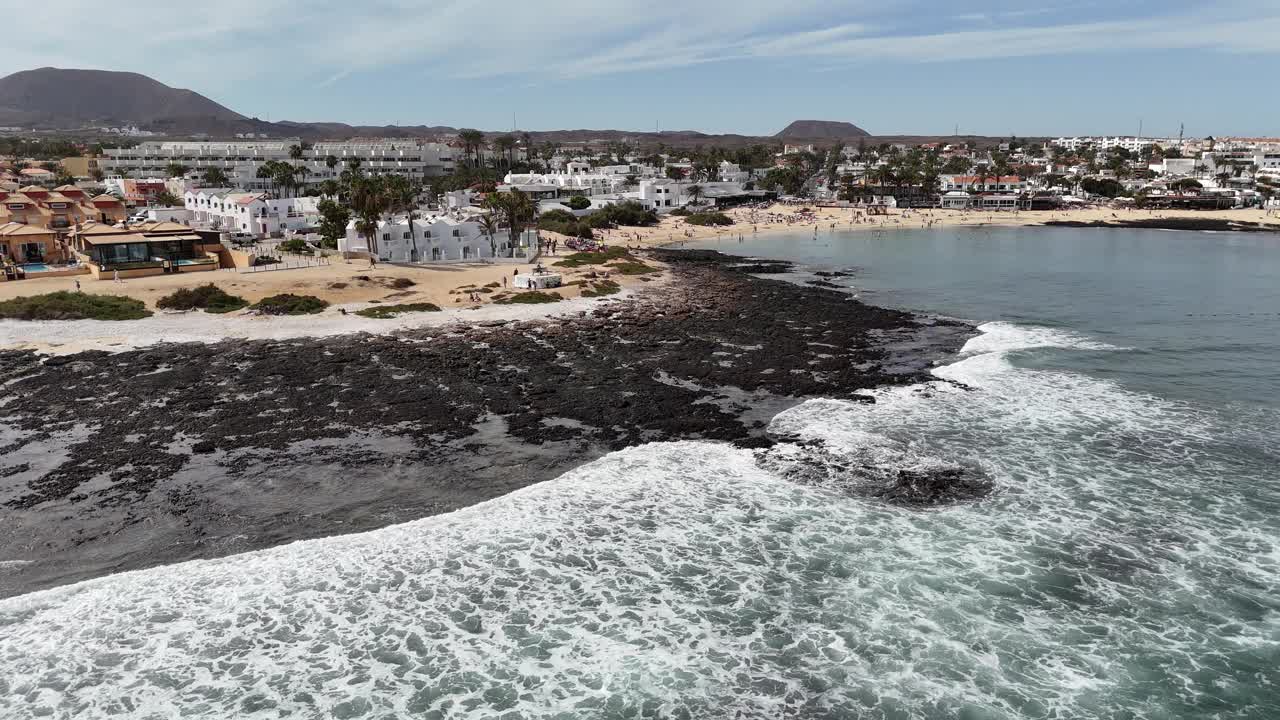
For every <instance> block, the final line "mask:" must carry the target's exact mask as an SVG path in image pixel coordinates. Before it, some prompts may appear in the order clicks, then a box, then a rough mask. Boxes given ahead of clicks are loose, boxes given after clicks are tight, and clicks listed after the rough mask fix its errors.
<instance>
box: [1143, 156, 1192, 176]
mask: <svg viewBox="0 0 1280 720" xmlns="http://www.w3.org/2000/svg"><path fill="white" fill-rule="evenodd" d="M1147 167H1148V169H1149V170H1151V171H1152V172H1156V173H1159V174H1161V175H1194V174H1195V172H1196V160H1195V158H1165V159H1164V160H1162V161H1160V162H1158V163H1151V164H1149V165H1148V166H1147Z"/></svg>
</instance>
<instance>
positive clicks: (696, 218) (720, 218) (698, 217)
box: [684, 212, 733, 225]
mask: <svg viewBox="0 0 1280 720" xmlns="http://www.w3.org/2000/svg"><path fill="white" fill-rule="evenodd" d="M684 221H685V222H687V223H689V224H690V225H732V224H733V218H731V217H729V216H728V215H725V214H724V213H722V212H706V213H694V214H692V215H689V216H688V217H686V218H685V219H684Z"/></svg>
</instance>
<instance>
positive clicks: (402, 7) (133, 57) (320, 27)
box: [0, 0, 1280, 93]
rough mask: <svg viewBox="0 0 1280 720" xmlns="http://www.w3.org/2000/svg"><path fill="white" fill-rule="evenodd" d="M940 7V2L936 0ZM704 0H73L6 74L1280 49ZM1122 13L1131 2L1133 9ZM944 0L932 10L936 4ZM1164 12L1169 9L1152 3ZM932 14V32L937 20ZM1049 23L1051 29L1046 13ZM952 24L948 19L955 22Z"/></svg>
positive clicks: (548, 71)
mask: <svg viewBox="0 0 1280 720" xmlns="http://www.w3.org/2000/svg"><path fill="white" fill-rule="evenodd" d="M931 4H932V5H933V7H932V8H930V5H931ZM895 6H896V7H893V8H885V7H884V5H883V4H880V3H870V2H869V1H866V0H855V1H854V2H850V1H849V0H844V1H836V0H791V1H790V2H788V3H782V4H780V3H777V2H776V0H704V1H703V2H699V3H682V4H676V3H663V4H661V5H658V6H653V7H652V8H650V7H647V6H644V5H637V4H635V3H629V2H620V1H613V2H611V1H609V0H557V2H555V3H530V2H525V1H523V0H521V1H517V0H490V2H488V3H485V4H483V5H476V4H475V3H474V2H469V1H467V0H362V1H361V2H358V3H352V2H349V0H347V1H343V2H339V1H338V0H295V1H293V2H283V1H280V0H276V1H274V2H272V1H270V0H219V2H216V3H208V4H199V3H173V2H159V1H157V0H135V1H134V2H128V3H121V4H118V5H115V6H113V7H114V8H115V10H114V11H113V12H104V7H105V6H103V5H102V4H101V3H100V2H89V1H88V0H61V1H60V2H58V3H43V4H40V3H37V4H27V5H24V6H23V11H22V12H17V13H7V14H6V20H7V21H8V23H9V27H8V28H7V31H6V37H9V38H21V39H22V52H21V53H6V54H4V56H3V57H0V73H5V72H12V71H16V70H21V69H25V68H29V67H34V66H39V65H57V66H60V67H97V68H109V69H124V70H133V71H136V72H142V73H145V74H148V75H151V76H153V77H156V78H157V79H160V80H162V81H164V82H167V83H169V84H172V85H177V86H182V87H192V88H196V89H207V90H210V91H212V92H215V93H216V92H217V91H218V90H219V89H229V88H232V87H235V86H236V85H237V84H240V83H244V82H258V83H270V82H279V81H280V79H281V76H282V74H283V75H284V76H285V77H287V81H288V82H289V83H292V84H296V85H298V86H305V87H317V86H319V87H326V86H331V85H334V84H338V83H342V82H344V81H347V82H354V81H355V78H358V77H359V75H360V73H362V72H369V71H376V70H382V69H387V68H394V69H395V71H396V72H409V73H411V75H412V74H415V73H416V76H418V77H426V78H435V77H444V78H477V77H480V78H493V77H504V76H510V77H513V78H519V79H521V81H527V80H529V79H531V78H533V79H536V78H551V79H556V78H571V77H581V76H588V75H605V74H615V73H626V72H637V71H655V70H672V69H676V68H681V67H691V66H696V65H701V64H705V63H711V62H724V61H731V60H744V59H761V58H767V59H771V60H783V61H785V60H786V59H788V58H820V59H822V60H824V61H825V63H824V64H828V65H829V64H831V63H841V62H874V61H878V60H893V61H899V62H902V61H906V62H935V61H958V60H975V59H990V58H1004V57H1009V58H1014V57H1025V56H1032V55H1046V54H1078V53H1096V52H1109V51H1123V50H1152V49H1171V48H1172V49H1210V50H1218V51H1230V52H1263V53H1274V52H1280V5H1278V4H1277V3H1275V2H1274V0H1225V1H1223V2H1218V3H1215V4H1213V6H1212V7H1204V6H1200V7H1201V8H1202V9H1191V10H1179V9H1177V8H1176V7H1175V8H1174V9H1173V10H1161V9H1160V8H1162V7H1164V5H1163V4H1159V5H1157V4H1150V5H1147V6H1146V7H1147V8H1148V11H1147V12H1146V16H1145V17H1137V18H1134V17H1130V18H1123V17H1121V18H1117V17H1115V16H1116V13H1117V12H1119V10H1116V9H1114V8H1113V9H1111V11H1110V19H1101V20H1098V21H1094V22H1082V21H1080V20H1079V19H1077V20H1074V21H1072V22H1061V21H1059V22H1057V23H1054V22H1052V18H1057V17H1061V16H1062V15H1063V14H1064V13H1066V12H1068V11H1070V12H1071V13H1072V16H1073V17H1076V18H1080V17H1086V16H1087V17H1100V18H1107V17H1108V16H1107V15H1104V14H1102V13H1103V12H1104V10H1103V9H1100V8H1098V7H1097V6H1095V7H1093V8H1091V9H1089V10H1088V11H1087V14H1086V12H1084V11H1081V10H1079V7H1078V6H1077V7H1076V8H1064V7H1061V6H1059V8H1058V9H1057V10H1055V12H1054V13H1048V12H1047V11H1044V10H1035V11H1027V10H1025V9H1023V10H1019V9H1018V7H1017V6H1015V5H1013V4H1010V5H1008V6H1001V4H1000V2H999V0H996V1H995V2H994V4H992V5H989V6H987V7H984V9H983V13H982V17H981V18H978V17H976V16H975V17H971V18H970V19H971V20H974V21H979V23H980V28H976V29H975V28H973V27H972V26H970V29H968V30H952V29H949V28H947V29H939V26H938V25H937V24H938V23H946V22H947V20H946V19H945V18H947V17H948V16H949V17H951V18H952V19H953V20H954V18H955V15H954V14H950V15H948V14H947V13H940V12H937V11H936V8H937V3H931V2H930V1H929V0H909V2H907V3H905V7H904V4H903V3H895ZM1122 9H1123V8H1122ZM931 10H932V12H931ZM1156 12H1160V13H1161V15H1160V16H1154V13H1156ZM930 23H932V24H933V26H932V27H933V30H932V31H930V30H929V28H930ZM1036 23H1039V24H1036ZM943 27H944V28H945V27H946V26H945V25H944V26H943Z"/></svg>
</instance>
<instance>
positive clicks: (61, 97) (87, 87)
mask: <svg viewBox="0 0 1280 720" xmlns="http://www.w3.org/2000/svg"><path fill="white" fill-rule="evenodd" d="M0 125H24V126H33V127H49V128H81V127H86V126H95V125H110V126H120V125H136V126H138V127H139V128H142V129H144V130H152V131H155V132H162V133H168V134H178V133H197V132H204V133H210V134H214V133H236V132H253V131H255V130H257V129H260V128H261V129H263V130H265V129H266V128H267V127H268V126H269V125H270V123H263V122H261V121H258V120H253V119H250V118H247V117H245V116H243V115H241V114H239V113H237V112H234V111H232V110H230V109H228V108H225V107H223V106H222V105H219V104H218V103H216V102H214V101H212V100H210V99H209V98H207V97H205V96H203V95H201V94H199V93H196V92H192V91H191V90H180V89H177V88H171V87H169V86H168V85H165V84H163V83H160V82H157V81H155V80H152V79H151V78H149V77H147V76H145V75H139V74H137V73H128V72H110V71H106V70H62V69H59V68H40V69H39V70H24V71H22V72H16V73H14V74H12V75H9V76H7V77H3V78H0Z"/></svg>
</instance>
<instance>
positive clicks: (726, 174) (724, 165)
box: [719, 160, 751, 183]
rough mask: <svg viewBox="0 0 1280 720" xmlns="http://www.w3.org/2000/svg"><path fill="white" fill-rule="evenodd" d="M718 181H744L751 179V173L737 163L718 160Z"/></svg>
mask: <svg viewBox="0 0 1280 720" xmlns="http://www.w3.org/2000/svg"><path fill="white" fill-rule="evenodd" d="M719 175H720V182H731V183H744V182H747V181H748V180H750V179H751V173H748V172H747V171H745V170H743V169H742V167H741V166H739V165H738V164H737V163H731V162H729V161H728V160H721V161H720V171H719Z"/></svg>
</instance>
